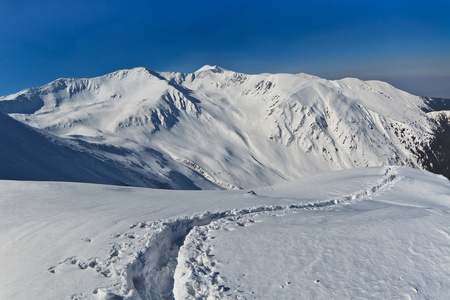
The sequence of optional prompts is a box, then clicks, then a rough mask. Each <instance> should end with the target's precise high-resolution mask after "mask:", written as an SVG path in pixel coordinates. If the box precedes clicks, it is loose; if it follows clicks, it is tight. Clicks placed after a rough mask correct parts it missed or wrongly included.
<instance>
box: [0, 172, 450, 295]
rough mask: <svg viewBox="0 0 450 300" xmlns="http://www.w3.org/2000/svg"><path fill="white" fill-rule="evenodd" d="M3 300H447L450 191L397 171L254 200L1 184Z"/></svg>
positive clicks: (316, 179) (258, 194) (347, 175)
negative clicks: (283, 299)
mask: <svg viewBox="0 0 450 300" xmlns="http://www.w3.org/2000/svg"><path fill="white" fill-rule="evenodd" d="M0 191H1V194H0V195H1V196H0V212H1V216H2V217H1V218H0V228H1V230H0V245H1V247H0V265H1V266H2V269H1V270H2V271H1V272H0V282H1V288H0V298H1V299H36V298H39V299H67V298H72V299H172V298H175V299H197V298H200V297H203V298H207V297H210V298H214V297H219V298H224V299H254V298H257V299H260V298H267V299H277V298H278V299H279V298H286V299H293V298H299V297H300V298H337V299H344V298H382V299H389V298H410V299H444V298H445V297H446V296H447V295H448V294H449V293H450V251H449V249H450V247H449V246H450V218H449V213H450V196H449V195H450V184H449V181H448V180H447V179H445V178H444V177H443V176H439V175H434V174H431V173H428V172H426V171H421V170H417V169H410V168H405V167H374V168H361V169H352V170H344V171H335V172H329V173H322V174H318V175H313V176H308V177H304V178H301V179H298V180H295V181H291V182H287V183H283V184H280V185H275V186H271V187H264V188H257V189H254V190H252V191H250V190H241V191H169V190H154V189H142V188H133V187H118V186H108V185H95V184H83V183H62V182H30V181H28V182H27V181H5V180H3V181H0Z"/></svg>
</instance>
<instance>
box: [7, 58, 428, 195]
mask: <svg viewBox="0 0 450 300" xmlns="http://www.w3.org/2000/svg"><path fill="white" fill-rule="evenodd" d="M426 107H428V106H427V103H426V102H425V101H424V99H422V98H420V97H417V96H413V95H410V94H408V93H406V92H403V91H400V90H397V89H395V88H394V87H392V86H390V85H388V84H386V83H383V82H377V81H366V82H365V81H360V80H358V79H350V78H346V79H343V80H337V81H328V80H325V79H321V78H317V77H314V76H310V75H306V74H298V75H291V74H261V75H245V74H241V73H236V72H232V71H229V70H225V69H223V68H220V67H218V66H204V67H203V68H201V69H199V70H198V71H196V72H194V73H191V74H183V73H169V72H161V73H158V72H154V71H150V70H148V69H145V68H136V69H131V70H122V71H117V72H114V73H111V74H108V75H105V76H101V77H97V78H92V79H59V80H56V81H54V82H52V83H49V84H47V85H45V86H43V87H40V88H33V89H28V90H24V91H22V92H19V93H17V94H14V95H10V96H5V97H0V111H3V112H5V113H8V114H10V115H11V116H12V117H14V118H16V119H17V120H19V121H22V122H24V123H26V124H28V125H31V126H33V127H37V128H40V129H43V130H45V131H47V132H50V133H52V134H55V135H57V136H59V137H61V138H65V139H70V140H71V142H72V143H74V144H77V145H78V146H79V147H89V148H90V151H94V152H95V153H97V154H98V155H101V156H102V157H107V158H108V159H109V160H110V161H113V162H120V163H122V164H127V163H128V164H129V165H130V168H135V169H136V170H138V171H139V173H140V174H144V175H143V176H145V174H148V175H149V176H150V177H151V176H154V175H155V173H158V174H160V175H161V174H164V176H163V177H164V179H163V180H162V181H163V182H165V183H167V184H168V185H169V186H170V187H173V188H180V187H183V186H189V185H188V184H181V183H180V180H181V181H183V182H184V183H186V182H188V181H192V182H193V183H194V184H193V186H196V187H201V188H212V187H217V188H220V187H222V188H227V189H230V188H231V189H232V188H242V187H255V186H263V185H270V184H275V183H278V182H282V181H284V180H289V179H292V178H296V177H300V176H304V175H307V174H312V173H316V172H321V171H327V170H337V169H346V168H353V167H359V166H375V165H391V164H395V165H408V166H414V167H422V166H423V165H424V163H423V155H422V154H423V153H426V152H427V149H429V145H430V143H431V142H432V141H433V130H434V128H435V122H433V120H432V119H431V118H430V114H428V115H427V114H426V113H425V112H424V108H426ZM104 146H107V147H104ZM110 146H113V147H114V149H121V150H123V151H110V149H111V147H110ZM176 174H183V179H180V177H179V176H177V175H176ZM186 178H187V179H186ZM177 181H178V183H177ZM205 182H208V183H209V186H208V185H205ZM137 185H142V184H137Z"/></svg>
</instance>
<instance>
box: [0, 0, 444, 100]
mask: <svg viewBox="0 0 450 300" xmlns="http://www.w3.org/2000/svg"><path fill="white" fill-rule="evenodd" d="M205 64H210V65H219V66H221V67H224V68H226V69H230V70H233V71H238V72H243V73H247V74H255V73H263V72H269V73H279V72H286V73H300V72H304V73H309V74H313V75H317V76H320V77H324V78H327V79H338V78H342V77H358V78H361V79H378V80H384V81H387V82H389V83H391V84H393V85H394V86H396V87H398V88H401V89H404V90H406V91H408V92H411V93H414V94H417V95H424V96H436V97H446V98H450V0H404V1H403V0H377V1H371V0H353V1H351V0H306V1H300V0H289V1H283V0H276V1H275V0H272V1H265V0H259V1H246V0H239V1H237V0H236V1H235V0H227V1H222V0H191V1H175V0H168V1H162V0H159V1H152V0H39V1H38V0H36V1H32V0H28V1H27V0H0V95H6V94H10V93H15V92H17V91H19V90H21V89H24V88H28V87H34V86H41V85H43V84H45V83H48V82H50V81H52V80H55V79H57V78H60V77H94V76H99V75H104V74H106V73H109V72H113V71H116V70H119V69H127V68H132V67H138V66H142V67H146V68H149V69H152V70H155V71H178V72H186V73H189V72H194V71H195V70H197V69H199V68H200V67H202V66H203V65H205Z"/></svg>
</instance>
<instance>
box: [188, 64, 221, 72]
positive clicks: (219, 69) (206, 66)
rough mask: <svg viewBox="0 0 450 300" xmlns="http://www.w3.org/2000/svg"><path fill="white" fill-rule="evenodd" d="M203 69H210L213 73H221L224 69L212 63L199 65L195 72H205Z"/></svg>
mask: <svg viewBox="0 0 450 300" xmlns="http://www.w3.org/2000/svg"><path fill="white" fill-rule="evenodd" d="M205 71H212V72H214V73H223V72H224V69H223V68H221V67H219V66H217V65H214V66H211V65H204V66H203V67H201V68H200V69H198V70H197V71H195V73H200V72H205Z"/></svg>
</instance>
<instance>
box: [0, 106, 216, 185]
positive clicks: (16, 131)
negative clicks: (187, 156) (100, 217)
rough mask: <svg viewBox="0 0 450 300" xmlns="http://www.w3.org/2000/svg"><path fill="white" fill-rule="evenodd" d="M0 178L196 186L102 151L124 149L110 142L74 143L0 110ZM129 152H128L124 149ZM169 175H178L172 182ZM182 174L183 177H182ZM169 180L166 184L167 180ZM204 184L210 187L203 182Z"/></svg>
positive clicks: (187, 180) (117, 152)
mask: <svg viewBox="0 0 450 300" xmlns="http://www.w3.org/2000/svg"><path fill="white" fill-rule="evenodd" d="M0 136H1V139H0V149H1V151H0V178H1V179H9V180H14V179H16V180H17V179H18V180H37V181H74V182H91V183H106V184H114V185H136V186H146V187H154V188H178V189H180V188H181V189H183V188H184V189H198V188H200V187H198V186H196V185H195V184H194V183H193V182H192V180H190V179H189V178H188V177H186V176H185V175H182V174H181V173H178V174H175V172H174V171H171V172H172V174H171V176H172V177H170V176H169V175H168V176H167V177H165V176H164V174H158V173H156V172H155V173H156V175H154V174H148V173H144V172H142V171H139V169H138V168H136V166H130V165H127V164H126V163H124V162H122V161H120V160H114V161H113V160H110V159H109V158H108V157H106V156H104V155H102V153H112V152H116V154H117V155H119V156H122V155H126V154H127V153H126V150H125V149H122V148H117V147H114V146H104V147H102V146H101V145H94V146H93V145H89V144H83V143H80V144H76V143H73V142H70V141H66V140H64V139H61V138H58V137H56V136H53V135H51V134H48V133H45V132H43V131H41V130H36V129H33V128H31V127H29V126H27V125H25V124H22V123H20V122H18V121H16V120H14V119H13V118H11V117H9V116H7V115H5V114H3V113H0ZM128 154H129V153H128ZM188 171H189V170H188ZM172 178H179V182H178V185H176V184H177V182H173V181H172ZM183 178H184V181H183V180H182V179H183ZM169 182H170V184H169ZM201 187H205V188H214V186H212V185H211V184H209V183H208V182H206V183H205V184H204V185H203V186H201Z"/></svg>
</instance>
